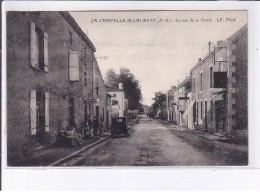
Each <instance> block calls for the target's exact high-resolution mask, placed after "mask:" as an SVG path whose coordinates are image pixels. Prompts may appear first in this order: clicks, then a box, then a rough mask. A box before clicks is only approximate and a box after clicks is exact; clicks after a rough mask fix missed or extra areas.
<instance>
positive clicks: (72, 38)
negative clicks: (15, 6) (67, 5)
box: [7, 12, 107, 164]
mask: <svg viewBox="0 0 260 194" xmlns="http://www.w3.org/2000/svg"><path fill="white" fill-rule="evenodd" d="M95 50H96V49H95V47H94V45H93V43H92V42H91V41H90V40H89V39H88V37H87V36H86V35H85V34H84V33H83V32H82V30H81V29H80V27H79V26H78V24H77V23H76V22H75V20H74V19H73V18H72V16H71V15H70V14H69V13H68V12H8V13H7V110H8V111H7V151H8V164H10V162H11V161H12V160H13V159H15V160H18V159H20V158H22V157H23V156H25V155H26V154H27V153H29V152H30V150H32V149H36V148H38V147H39V146H46V145H48V144H52V143H55V142H56V140H57V136H58V133H59V130H60V129H61V128H62V126H64V125H67V126H70V125H71V124H72V123H74V122H75V123H76V124H77V126H78V132H79V133H81V132H82V130H81V129H82V127H84V124H85V119H86V117H87V115H90V117H91V119H93V118H94V116H96V117H97V118H98V119H100V118H103V119H105V120H106V119H107V116H106V115H107V114H105V111H106V110H107V107H106V106H107V103H106V100H107V92H106V89H105V84H104V81H103V78H102V75H101V73H100V70H99V67H98V64H97V62H96V59H95V56H94V52H95ZM105 123H106V121H105Z"/></svg>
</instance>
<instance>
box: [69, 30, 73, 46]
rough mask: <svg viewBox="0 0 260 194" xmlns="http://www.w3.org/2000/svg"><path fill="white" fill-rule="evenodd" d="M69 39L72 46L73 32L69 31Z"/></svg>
mask: <svg viewBox="0 0 260 194" xmlns="http://www.w3.org/2000/svg"><path fill="white" fill-rule="evenodd" d="M69 39H70V45H72V32H71V31H69Z"/></svg>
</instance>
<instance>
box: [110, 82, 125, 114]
mask: <svg viewBox="0 0 260 194" xmlns="http://www.w3.org/2000/svg"><path fill="white" fill-rule="evenodd" d="M106 87H107V91H108V93H109V94H110V95H111V96H112V97H111V110H112V112H111V114H112V116H113V117H123V116H124V115H125V93H124V90H123V83H119V87H118V88H113V87H111V86H109V85H107V86H106Z"/></svg>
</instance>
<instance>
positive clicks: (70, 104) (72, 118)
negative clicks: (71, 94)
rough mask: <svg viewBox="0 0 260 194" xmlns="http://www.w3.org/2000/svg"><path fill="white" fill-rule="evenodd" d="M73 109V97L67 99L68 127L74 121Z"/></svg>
mask: <svg viewBox="0 0 260 194" xmlns="http://www.w3.org/2000/svg"><path fill="white" fill-rule="evenodd" d="M74 109H75V105H74V98H70V100H69V122H70V127H71V125H72V124H73V123H74V122H75V114H74Z"/></svg>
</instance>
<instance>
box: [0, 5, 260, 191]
mask: <svg viewBox="0 0 260 194" xmlns="http://www.w3.org/2000/svg"><path fill="white" fill-rule="evenodd" d="M259 8H260V3H258V2H154V1H153V2H147V1H146V2H141V1H138V2H122V1H121V2H100V1H98V2H91V1H89V2H83V1H79V2H66V1H64V2H57V1H56V2H51V1H46V2H33V1H27V2H26V1H20V2H18V1H13V2H10V1H9V2H3V4H2V26H3V28H2V61H3V64H6V43H5V39H6V32H5V26H6V20H5V19H6V15H5V12H6V11H75V10H77V11H86V10H248V11H249V12H248V13H249V56H248V58H249V106H248V107H249V128H250V130H249V139H250V140H249V161H250V164H249V167H243V168H240V169H234V168H233V167H232V168H233V170H232V171H231V170H230V169H231V167H220V168H217V167H211V168H195V167H191V168H186V167H182V168H170V167H166V168H137V169H135V168H98V169H97V168H80V169H75V168H72V169H71V168H70V169H66V170H64V169H50V170H42V168H35V169H32V168H30V169H28V168H15V169H13V168H6V157H5V156H6V155H7V153H6V143H7V141H6V139H7V137H6V127H5V126H6V93H5V91H6V65H3V66H2V91H3V92H2V130H3V133H2V148H3V149H2V177H3V178H2V188H3V189H4V190H6V189H8V190H10V189H11V190H12V189H22V190H32V189H33V190H36V189H37V190H39V189H53V190H56V189H59V190H79V189H86V190H122V189H124V190H137V189H138V190H170V189H175V190H194V189H196V190H220V189H236V190H237V189H249V188H250V189H256V188H259V186H258V181H259V180H260V173H259V169H256V168H259V145H260V144H259V140H260V139H259V131H257V130H256V129H257V128H256V126H258V127H259V126H260V125H259V120H260V119H258V120H256V119H255V118H256V115H259V114H257V113H259V110H260V107H259V102H256V101H255V99H260V96H259V92H258V93H256V91H257V90H256V89H257V88H256V87H257V86H258V84H257V83H259V78H258V80H255V78H256V77H257V75H260V74H259V73H260V71H259V70H260V68H259V64H260V63H259V62H260V60H259V51H258V50H257V49H258V48H260V47H259V16H260V14H259V11H260V9H259ZM256 64H257V65H256ZM256 81H257V83H255V82H256ZM257 97H258V98H257ZM45 169H46V168H45Z"/></svg>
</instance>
